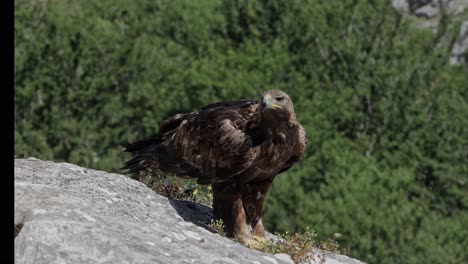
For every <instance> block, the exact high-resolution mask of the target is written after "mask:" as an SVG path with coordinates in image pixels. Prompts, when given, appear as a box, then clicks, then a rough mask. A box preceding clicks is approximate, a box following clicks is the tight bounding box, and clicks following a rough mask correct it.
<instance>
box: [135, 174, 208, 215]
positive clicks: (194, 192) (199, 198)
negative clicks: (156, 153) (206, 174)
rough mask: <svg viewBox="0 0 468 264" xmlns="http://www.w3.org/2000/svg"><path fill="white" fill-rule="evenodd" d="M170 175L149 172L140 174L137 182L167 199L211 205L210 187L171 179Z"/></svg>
mask: <svg viewBox="0 0 468 264" xmlns="http://www.w3.org/2000/svg"><path fill="white" fill-rule="evenodd" d="M171 176H172V175H171V174H168V173H164V172H161V171H157V172H153V171H151V170H148V171H144V172H140V173H139V174H138V176H137V177H138V178H137V180H138V181H140V182H142V183H144V184H145V185H146V186H148V187H150V188H151V189H153V190H154V191H155V192H157V193H159V194H161V195H164V196H166V197H168V198H172V199H178V200H185V201H192V202H197V203H200V204H204V205H207V206H211V205H212V203H213V194H212V192H211V186H202V185H198V184H197V183H196V181H195V180H191V179H182V178H177V177H171Z"/></svg>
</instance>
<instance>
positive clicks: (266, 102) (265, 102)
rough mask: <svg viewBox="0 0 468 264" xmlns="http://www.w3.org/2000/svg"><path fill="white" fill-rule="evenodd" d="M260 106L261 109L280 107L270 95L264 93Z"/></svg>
mask: <svg viewBox="0 0 468 264" xmlns="http://www.w3.org/2000/svg"><path fill="white" fill-rule="evenodd" d="M262 107H263V109H265V108H280V107H281V106H280V105H278V104H277V103H276V102H275V100H273V98H272V97H271V95H269V94H266V95H265V96H263V99H262Z"/></svg>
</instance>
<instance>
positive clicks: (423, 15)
mask: <svg viewBox="0 0 468 264" xmlns="http://www.w3.org/2000/svg"><path fill="white" fill-rule="evenodd" d="M391 4H392V6H393V8H394V9H395V10H397V11H399V12H401V13H402V14H405V15H407V16H413V17H417V18H419V19H420V20H418V22H417V23H416V27H418V28H423V29H430V30H432V31H433V32H434V33H435V32H437V30H438V28H439V24H440V21H441V19H442V14H443V13H445V14H447V15H448V19H453V18H455V17H456V16H459V15H460V14H462V13H463V12H464V11H465V10H466V9H467V8H468V0H392V1H391ZM411 6H415V7H417V8H415V9H414V10H411V9H412V8H411ZM461 18H462V19H461V21H463V20H464V22H463V23H462V25H461V28H460V36H459V38H458V39H457V41H456V43H455V44H454V45H453V47H452V51H451V54H450V55H449V63H450V64H451V65H462V64H466V61H465V58H464V57H465V54H466V52H467V50H468V29H467V27H468V20H466V19H467V18H465V17H461Z"/></svg>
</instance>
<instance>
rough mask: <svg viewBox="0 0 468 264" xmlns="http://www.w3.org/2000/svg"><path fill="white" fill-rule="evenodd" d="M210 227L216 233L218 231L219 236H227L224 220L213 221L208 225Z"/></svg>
mask: <svg viewBox="0 0 468 264" xmlns="http://www.w3.org/2000/svg"><path fill="white" fill-rule="evenodd" d="M208 226H209V227H210V228H211V229H213V230H214V231H216V233H218V234H220V235H222V236H225V233H224V223H223V220H222V219H218V220H213V219H211V222H210V223H209V224H208Z"/></svg>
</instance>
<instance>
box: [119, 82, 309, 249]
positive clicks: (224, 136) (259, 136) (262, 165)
mask: <svg viewBox="0 0 468 264" xmlns="http://www.w3.org/2000/svg"><path fill="white" fill-rule="evenodd" d="M306 144H307V137H306V134H305V130H304V128H303V127H302V126H301V124H299V122H298V120H297V119H296V115H295V113H294V108H293V103H292V101H291V99H290V98H289V96H288V95H287V94H286V93H284V92H282V91H279V90H269V91H265V92H263V93H262V96H261V99H260V100H240V101H232V102H220V103H214V104H210V105H208V106H205V107H203V108H202V109H201V110H200V111H198V112H191V113H184V114H176V115H174V116H172V117H170V118H168V119H166V120H164V121H163V122H162V123H161V124H160V127H159V134H158V135H157V136H156V137H155V138H153V139H149V140H142V141H137V142H134V143H130V144H128V145H126V146H125V147H124V150H123V151H125V152H133V153H134V157H133V159H131V160H129V161H127V162H126V165H125V166H124V168H123V169H127V170H128V171H127V173H134V172H138V171H142V170H146V169H159V170H161V171H166V172H172V173H175V174H176V175H177V176H179V177H185V178H187V177H188V178H197V182H198V183H199V184H211V185H212V190H213V212H214V217H215V219H222V220H223V223H224V225H225V229H226V232H227V234H228V235H230V236H234V237H235V238H237V239H239V240H241V241H246V240H248V239H251V238H252V235H253V236H259V237H264V236H265V230H264V227H263V223H262V208H263V201H264V199H265V195H266V193H267V192H268V189H269V188H270V186H271V183H272V181H273V179H274V178H275V176H276V175H278V174H280V173H282V172H284V171H286V170H288V169H289V168H290V167H291V166H293V164H294V163H296V162H298V161H299V160H300V159H301V158H302V157H303V155H304V151H305V148H306ZM249 224H250V227H251V229H250V228H249V226H248V225H249Z"/></svg>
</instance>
